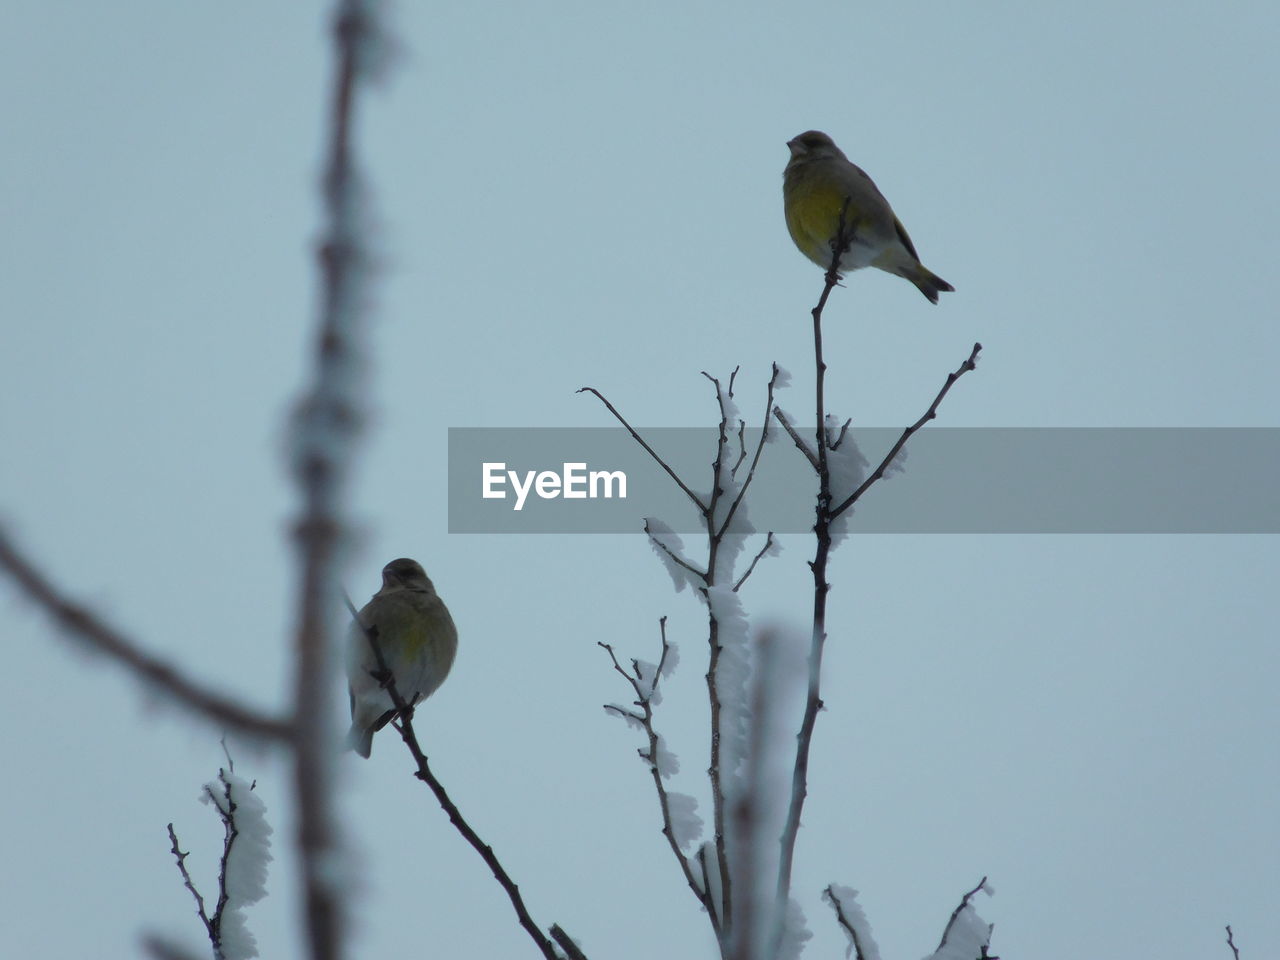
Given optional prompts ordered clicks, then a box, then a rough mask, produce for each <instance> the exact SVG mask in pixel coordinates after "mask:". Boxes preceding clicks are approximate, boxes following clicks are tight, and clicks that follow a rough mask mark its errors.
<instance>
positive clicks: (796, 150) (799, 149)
mask: <svg viewBox="0 0 1280 960" xmlns="http://www.w3.org/2000/svg"><path fill="white" fill-rule="evenodd" d="M787 149H788V150H790V151H791V156H793V157H798V156H800V154H802V153H804V147H803V146H802V145H801V144H800V142H799V141H798V140H788V141H787Z"/></svg>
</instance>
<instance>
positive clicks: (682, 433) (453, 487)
mask: <svg viewBox="0 0 1280 960" xmlns="http://www.w3.org/2000/svg"><path fill="white" fill-rule="evenodd" d="M639 433H640V435H641V436H642V437H643V438H644V439H645V441H646V442H647V443H648V444H649V445H650V446H651V447H652V448H653V450H654V452H655V453H657V454H658V455H659V456H660V457H661V458H662V459H663V461H665V463H666V464H667V465H668V466H669V467H670V468H671V469H672V470H673V471H674V472H675V473H676V474H677V475H678V476H679V477H680V479H681V480H683V481H684V483H685V484H686V485H687V486H688V487H689V488H690V489H691V490H692V491H693V492H694V493H696V494H698V495H700V496H703V497H705V495H706V494H707V493H708V492H709V491H710V488H711V486H712V483H711V480H712V462H713V460H714V459H715V455H716V438H717V431H716V430H714V429H701V428H671V427H666V428H653V429H643V430H640V431H639ZM771 433H772V431H771ZM901 433H902V431H901V429H882V428H867V429H850V431H849V437H850V438H851V439H852V441H853V442H855V443H856V444H857V449H858V450H859V451H861V455H862V458H865V460H866V461H869V463H870V465H869V466H867V467H865V468H864V474H865V473H866V472H869V471H870V470H873V469H874V468H875V467H876V466H877V465H878V464H879V463H880V461H881V459H882V458H883V457H884V456H885V455H886V454H887V453H888V451H889V450H890V448H891V447H892V446H893V444H894V443H895V442H896V441H897V439H898V437H899V436H901ZM811 434H812V431H811V430H807V429H806V430H805V431H804V434H802V435H803V436H804V437H805V439H806V440H807V441H808V442H809V443H812V436H811ZM759 435H760V433H759V430H758V429H756V430H748V431H746V436H745V447H746V454H747V456H746V459H745V461H743V462H742V463H741V466H740V467H739V470H738V477H739V479H740V480H741V479H742V478H744V477H745V475H746V471H747V470H748V468H749V467H750V462H751V457H752V455H753V453H754V450H755V446H754V444H755V443H756V441H757V440H758V439H759ZM846 442H848V441H846ZM844 452H845V456H844V457H842V458H841V459H842V461H843V462H844V463H845V465H846V470H845V471H844V472H845V476H844V479H843V484H844V488H843V489H840V490H837V491H836V494H837V495H836V501H837V502H839V501H840V500H841V499H843V496H845V495H847V494H848V493H849V492H851V491H852V490H853V489H854V485H855V484H856V482H857V477H856V469H852V468H849V461H850V459H851V458H850V456H849V453H850V451H848V450H847V449H846V450H845V451H844ZM739 456H740V450H739V448H738V441H737V438H736V437H734V438H733V441H732V444H731V446H730V449H729V451H728V459H729V461H730V462H731V463H733V462H737V461H738V460H739ZM852 459H853V461H854V462H855V463H856V460H857V458H856V457H853V458H852ZM901 466H902V468H903V469H902V470H901V471H900V472H894V473H892V474H890V475H889V476H887V477H886V478H885V479H883V480H881V481H880V482H878V483H877V484H875V486H874V487H872V488H871V490H870V491H869V492H868V493H866V494H865V496H863V497H862V498H861V499H860V500H859V501H858V503H857V505H856V507H855V508H854V510H855V512H854V514H853V516H852V517H851V521H850V527H849V529H850V531H851V532H864V533H1280V492H1278V491H1280V428H1222V427H1213V428H1159V429H1148V428H1142V429H1136V428H1133V429H1131V428H1107V429H1086V428H1034V429H1021V428H947V427H926V428H925V429H923V430H921V431H920V432H919V433H917V434H916V435H915V436H914V437H912V438H911V440H910V441H908V443H907V446H906V457H905V459H903V460H902V462H901ZM816 490H817V479H816V476H815V474H814V472H813V468H812V467H811V466H810V464H809V461H808V460H807V459H806V458H805V456H804V455H803V454H802V453H801V452H800V451H799V450H798V449H797V448H796V446H795V445H794V444H793V443H792V442H791V440H790V439H789V438H788V437H787V436H786V435H785V434H782V433H780V432H779V433H777V435H776V436H775V437H774V439H773V441H772V442H770V443H768V444H766V445H765V449H764V453H763V455H762V457H761V459H760V463H759V466H758V467H757V469H756V472H755V477H754V479H753V480H752V483H751V486H750V488H749V490H748V493H747V509H748V513H749V516H750V520H751V524H752V525H753V526H754V528H755V529H756V530H758V531H766V530H771V531H773V532H775V533H800V532H804V531H807V530H809V529H811V528H812V526H813V503H814V496H815V493H816ZM486 493H487V494H488V496H486V495H485V494H486ZM517 508H518V509H517ZM646 517H655V518H657V519H659V520H661V521H663V522H664V523H665V524H666V525H667V526H669V527H671V528H672V529H674V530H675V531H677V532H679V533H693V532H697V531H701V530H702V529H703V526H702V522H701V520H700V517H699V514H698V511H697V509H696V508H695V507H694V506H693V504H692V503H691V501H690V500H689V498H688V496H687V495H686V494H685V493H684V492H683V491H682V490H681V489H680V487H679V486H678V485H677V484H676V482H675V481H674V480H673V479H672V478H671V476H670V475H669V474H668V473H667V472H666V470H664V469H663V468H662V467H661V466H659V465H658V464H657V463H656V462H655V461H654V460H653V458H652V457H651V456H650V455H649V454H648V453H646V452H645V450H644V449H643V448H642V447H641V446H640V445H639V444H638V443H637V442H636V441H635V440H634V439H633V438H632V437H631V436H630V434H628V433H627V431H626V430H623V429H621V428H611V427H610V428H572V429H568V428H514V427H513V428H454V429H450V430H449V531H450V532H451V533H633V532H639V531H640V530H641V529H642V525H643V522H644V518H646Z"/></svg>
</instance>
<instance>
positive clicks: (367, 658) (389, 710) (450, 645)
mask: <svg viewBox="0 0 1280 960" xmlns="http://www.w3.org/2000/svg"><path fill="white" fill-rule="evenodd" d="M358 618H359V623H358V624H356V623H353V624H352V625H351V632H350V634H349V636H348V640H347V677H348V678H349V680H350V683H351V732H350V733H349V734H348V735H347V744H348V746H350V748H351V749H352V750H354V751H355V752H356V753H358V754H360V756H362V757H367V756H369V752H370V751H371V750H372V749H373V735H374V734H375V733H376V732H377V731H379V730H381V729H382V728H383V727H385V726H386V725H387V724H388V723H390V722H391V720H392V718H393V717H394V716H395V713H396V710H395V705H394V704H393V703H392V702H391V695H390V694H389V693H388V692H387V691H386V689H385V688H384V687H383V685H382V683H381V682H379V680H378V678H377V677H375V674H377V673H378V660H377V657H375V656H374V653H373V647H372V646H371V644H370V640H369V633H373V634H374V637H375V639H376V640H377V642H378V648H379V649H380V650H381V651H382V657H383V659H384V660H385V661H386V664H387V669H388V670H389V671H390V672H391V676H392V678H393V679H394V680H395V685H396V691H397V692H398V693H399V694H400V696H401V697H402V698H403V700H404V702H405V703H407V704H409V705H411V706H412V705H413V704H416V703H421V702H422V701H423V700H425V699H426V698H427V697H429V696H431V694H433V693H434V692H435V690H436V688H437V687H439V686H440V684H442V683H443V682H444V678H445V677H447V676H448V675H449V668H450V667H452V666H453V658H454V655H455V654H456V653H457V652H458V630H457V628H456V627H454V625H453V618H452V617H450V616H449V610H448V608H447V607H445V605H444V601H443V600H441V599H440V597H439V596H437V595H436V588H435V587H434V586H433V585H432V583H431V581H430V580H429V579H428V578H427V574H426V572H425V571H424V570H423V569H422V567H421V566H420V565H419V564H418V562H417V561H416V560H409V559H407V558H402V559H400V560H392V561H391V562H390V563H388V564H387V565H386V566H385V567H383V568H382V589H381V590H379V591H378V592H377V593H375V594H374V595H373V598H372V599H371V600H370V601H369V602H368V603H366V604H365V605H364V607H363V609H361V611H360V613H359V614H358Z"/></svg>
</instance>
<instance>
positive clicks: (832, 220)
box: [782, 130, 955, 303]
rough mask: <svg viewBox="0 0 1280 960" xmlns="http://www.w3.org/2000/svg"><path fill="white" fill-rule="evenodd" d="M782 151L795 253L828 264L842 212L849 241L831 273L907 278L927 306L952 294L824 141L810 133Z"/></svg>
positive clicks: (876, 195) (866, 183)
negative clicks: (874, 271)
mask: <svg viewBox="0 0 1280 960" xmlns="http://www.w3.org/2000/svg"><path fill="white" fill-rule="evenodd" d="M787 147H788V148H789V149H790V150H791V159H790V160H789V161H787V168H786V170H784V171H783V173H782V200H783V206H784V208H785V210H786V215H787V229H788V230H790V231H791V239H792V240H794V241H795V243H796V246H797V247H799V248H800V252H801V253H803V254H804V255H805V256H806V257H808V258H809V259H810V260H812V261H813V262H814V263H816V264H817V265H818V266H820V267H822V269H824V270H826V269H828V268H829V267H830V266H831V258H832V256H833V255H834V251H833V250H832V248H831V244H832V241H833V240H835V239H836V233H837V232H838V231H839V229H840V212H841V210H842V209H844V210H845V220H844V227H845V236H846V237H847V238H852V241H853V242H852V243H851V244H850V245H849V249H848V250H847V251H846V252H845V253H844V255H843V256H842V257H841V258H840V266H839V268H838V270H837V271H836V272H837V273H841V274H843V273H844V272H846V271H849V270H860V269H861V268H863V267H879V268H880V269H881V270H884V271H886V272H888V273H892V274H896V275H897V276H899V277H905V278H906V279H908V280H910V281H911V282H912V283H914V284H915V285H916V287H917V288H918V289H919V291H920V292H921V293H923V294H924V295H925V296H926V297H928V298H929V300H930V301H931V302H933V303H937V302H938V294H939V293H941V292H942V291H944V290H946V291H952V290H955V287H953V286H951V284H949V283H947V281H945V280H943V279H942V278H941V277H939V276H937V275H936V274H933V273H931V272H930V271H929V270H927V269H926V268H925V266H924V264H922V263H921V262H920V257H919V255H918V254H917V253H916V248H915V246H913V245H912V243H911V238H910V237H908V236H907V231H906V230H904V229H903V227H902V224H901V222H899V220H898V218H897V217H896V216H894V213H893V208H892V207H890V206H889V201H888V200H886V199H885V198H884V195H883V194H882V193H881V192H880V191H879V190H878V189H877V188H876V185H875V184H874V183H872V182H871V178H870V177H868V176H867V175H866V174H865V173H863V172H862V170H861V169H860V168H859V167H857V166H855V165H854V164H852V163H850V162H849V158H848V157H846V156H845V155H844V153H842V152H841V150H840V148H839V147H837V146H836V145H835V143H834V142H833V141H832V139H831V138H830V137H828V136H827V135H826V134H825V133H822V132H820V131H818V130H810V131H808V132H807V133H802V134H800V136H798V137H796V138H795V139H794V140H788V141H787ZM846 200H847V201H848V207H847V209H846V208H845V201H846Z"/></svg>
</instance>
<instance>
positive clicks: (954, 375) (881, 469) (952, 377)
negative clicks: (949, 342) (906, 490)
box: [831, 343, 982, 518]
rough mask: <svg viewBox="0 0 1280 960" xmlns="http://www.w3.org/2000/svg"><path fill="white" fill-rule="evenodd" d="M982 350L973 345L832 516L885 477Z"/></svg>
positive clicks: (974, 366) (847, 506)
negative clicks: (965, 357)
mask: <svg viewBox="0 0 1280 960" xmlns="http://www.w3.org/2000/svg"><path fill="white" fill-rule="evenodd" d="M981 350H982V344H980V343H975V344H974V345H973V350H972V351H971V352H970V353H969V358H968V359H967V360H965V362H964V363H962V364H960V366H959V367H958V368H956V369H955V370H954V371H952V372H951V373H949V374H947V382H946V383H944V384H943V385H942V389H941V390H939V391H938V395H937V396H936V397H934V398H933V403H931V404H929V409H928V410H926V411H925V412H924V416H922V417H921V418H920V419H919V420H917V421H916V422H915V423H913V424H912V425H911V426H909V427H907V429H905V430H903V431H902V436H900V437H898V442H897V443H895V444H894V445H893V447H892V448H891V449H890V450H889V452H888V454H886V455H885V458H884V459H883V460H881V461H880V465H879V466H878V467H876V468H875V470H873V471H872V472H871V476H869V477H867V479H866V480H864V481H862V485H861V486H859V487H858V489H857V490H855V491H853V493H851V494H849V496H848V497H846V498H845V499H844V500H842V501H841V502H840V504H839V505H838V506H836V507H835V508H834V509H833V510H832V511H831V516H832V517H833V518H834V517H838V516H840V514H842V513H844V512H845V511H846V510H848V509H849V508H850V507H851V506H853V505H854V504H855V503H857V502H858V498H859V497H861V496H862V495H863V494H864V493H866V492H867V490H869V489H870V488H871V485H872V484H874V483H875V482H876V481H878V480H879V479H880V478H882V477H883V476H884V475H885V471H886V470H888V469H889V465H890V464H891V463H893V459H894V457H896V456H897V455H898V452H899V451H900V450H901V449H902V448H903V446H905V445H906V442H907V441H908V440H910V439H911V437H912V435H913V434H914V433H915V432H916V431H917V430H919V429H920V428H921V427H923V426H924V425H925V424H926V423H928V422H929V421H930V420H932V419H934V418H935V417H936V416H937V415H938V406H939V404H941V403H942V400H943V398H944V397H945V396H946V395H947V393H948V392H949V391H950V390H951V388H952V387H953V386H954V385H955V382H956V381H957V380H959V379H960V378H961V377H962V376H964V375H965V374H966V373H968V372H969V371H970V370H973V369H974V368H976V367H977V359H978V354H979V353H980V352H981Z"/></svg>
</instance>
